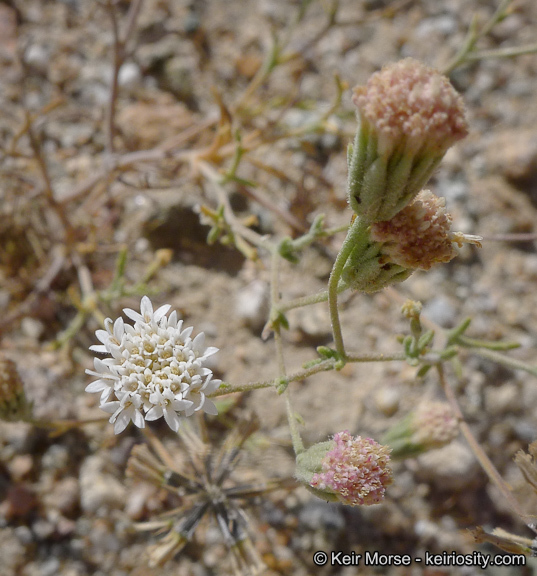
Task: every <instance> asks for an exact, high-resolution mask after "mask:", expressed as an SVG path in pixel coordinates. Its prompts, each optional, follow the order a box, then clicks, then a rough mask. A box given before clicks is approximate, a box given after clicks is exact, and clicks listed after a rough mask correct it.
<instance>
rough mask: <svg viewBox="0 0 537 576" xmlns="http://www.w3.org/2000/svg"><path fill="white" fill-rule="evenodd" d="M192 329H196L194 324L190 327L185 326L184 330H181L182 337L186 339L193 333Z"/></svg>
mask: <svg viewBox="0 0 537 576" xmlns="http://www.w3.org/2000/svg"><path fill="white" fill-rule="evenodd" d="M192 330H194V327H193V326H189V327H188V328H185V329H184V330H183V331H182V332H181V338H182V339H183V340H186V339H187V338H188V337H189V336H190V334H192Z"/></svg>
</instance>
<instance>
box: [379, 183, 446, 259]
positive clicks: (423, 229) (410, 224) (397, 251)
mask: <svg viewBox="0 0 537 576" xmlns="http://www.w3.org/2000/svg"><path fill="white" fill-rule="evenodd" d="M445 206H446V200H445V198H439V197H438V196H435V195H434V194H433V193H432V192H430V191H429V190H422V191H421V192H420V193H419V194H418V196H417V197H416V198H415V200H414V201H413V202H412V203H411V204H409V205H408V206H407V207H406V208H403V210H401V211H400V212H399V213H398V214H396V215H395V216H394V217H393V218H392V219H391V220H388V221H384V222H375V223H373V224H372V225H371V239H372V240H374V241H375V242H381V243H383V244H384V246H383V250H382V252H383V256H384V260H385V261H386V262H393V263H394V264H399V266H402V267H403V268H409V269H420V270H429V268H431V267H432V266H433V265H434V264H437V263H440V262H449V261H450V260H453V258H455V256H456V255H457V251H456V250H455V248H454V247H453V241H454V240H453V235H452V233H451V215H450V214H448V213H447V212H446V209H445Z"/></svg>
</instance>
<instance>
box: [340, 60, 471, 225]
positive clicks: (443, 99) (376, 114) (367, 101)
mask: <svg viewBox="0 0 537 576" xmlns="http://www.w3.org/2000/svg"><path fill="white" fill-rule="evenodd" d="M353 102H354V104H355V105H356V108H357V111H358V117H359V121H360V126H359V129H358V132H357V134H356V139H355V141H354V145H353V146H352V147H351V149H350V151H349V152H350V153H349V202H350V205H351V207H352V209H353V210H354V211H355V212H356V214H357V215H359V216H360V217H361V218H363V219H364V220H366V221H367V222H375V221H380V220H389V219H390V218H392V217H393V216H395V214H397V212H399V211H400V210H401V209H402V208H404V207H405V206H406V205H407V204H408V203H409V202H410V201H411V200H412V199H413V198H414V197H415V196H416V195H417V194H418V192H419V191H420V190H421V189H422V188H423V187H424V186H425V184H426V182H427V180H428V179H429V178H430V176H431V174H432V173H433V171H434V170H435V168H436V167H437V166H438V163H439V162H440V160H441V159H442V157H443V156H444V154H445V153H446V151H447V150H448V148H449V147H450V146H452V145H453V144H454V143H455V142H457V141H458V140H460V139H461V138H464V137H465V136H466V134H467V133H468V128H467V124H466V120H465V117H464V105H463V102H462V99H461V97H460V96H459V94H458V93H457V92H456V90H455V89H454V88H453V86H451V84H450V82H449V80H448V79H447V78H446V77H445V76H443V75H442V74H440V73H439V72H437V71H436V70H433V69H432V68H428V67H427V66H424V65H423V64H421V63H420V62H418V61H417V60H413V59H412V58H406V59H405V60H401V61H400V62H396V63H395V64H390V65H388V66H385V67H384V68H383V69H382V70H381V71H380V72H377V73H375V74H373V76H371V78H370V79H369V80H368V82H367V84H366V86H359V87H356V88H355V89H354V96H353Z"/></svg>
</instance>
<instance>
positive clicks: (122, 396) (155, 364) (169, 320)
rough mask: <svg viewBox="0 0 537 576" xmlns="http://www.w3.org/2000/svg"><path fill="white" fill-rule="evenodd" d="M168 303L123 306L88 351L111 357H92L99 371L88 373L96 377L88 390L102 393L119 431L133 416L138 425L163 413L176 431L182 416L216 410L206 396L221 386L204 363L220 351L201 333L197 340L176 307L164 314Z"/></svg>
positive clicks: (146, 301)
mask: <svg viewBox="0 0 537 576" xmlns="http://www.w3.org/2000/svg"><path fill="white" fill-rule="evenodd" d="M169 309H170V306H169V305H165V306H161V307H160V308H158V309H157V310H155V311H154V312H153V305H152V304H151V300H149V298H148V297H147V296H144V297H143V298H142V302H141V304H140V312H141V313H138V312H135V311H134V310H131V309H130V308H125V309H124V310H123V312H125V314H126V316H128V317H129V318H130V319H131V320H133V321H134V325H133V326H131V325H130V324H125V323H124V322H123V319H122V318H118V319H117V320H116V321H115V322H113V321H112V320H111V319H110V318H107V319H106V320H105V322H104V327H105V330H97V332H96V333H95V334H96V336H97V338H98V339H99V341H100V342H101V344H99V345H95V346H91V347H90V350H93V351H94V352H99V353H101V354H110V356H111V357H110V358H105V359H103V360H101V359H100V358H95V359H94V366H95V370H86V373H87V374H90V375H92V376H96V377H97V378H98V379H97V380H95V381H94V382H92V383H91V384H89V385H88V386H87V387H86V392H100V394H101V399H100V408H101V409H102V410H104V411H105V412H108V413H110V414H112V416H111V417H110V422H111V423H113V424H114V432H115V433H116V434H119V433H120V432H122V431H123V430H124V429H125V428H126V427H127V424H128V423H129V422H130V421H131V420H132V422H134V424H135V425H136V426H138V428H143V427H144V426H145V420H157V419H158V418H161V417H162V416H163V417H164V419H165V420H166V423H167V424H168V426H169V427H170V428H171V429H172V430H173V431H175V432H177V430H178V429H179V424H180V416H191V415H192V414H193V413H194V412H197V411H198V410H203V411H204V412H206V413H208V414H217V411H216V407H215V405H214V403H213V402H211V400H209V399H208V398H207V397H206V394H208V393H210V392H214V391H215V390H216V389H217V388H218V387H219V386H220V384H221V381H220V380H213V373H212V371H211V370H210V369H209V368H207V367H206V366H204V363H205V361H206V360H207V358H208V357H209V356H212V355H213V354H215V353H216V352H218V348H215V347H214V346H209V347H208V348H205V347H204V342H205V335H204V334H203V332H201V333H200V334H198V335H197V336H196V337H195V338H194V339H192V338H191V337H190V335H191V334H192V330H193V328H185V329H184V330H183V329H182V327H183V321H182V320H178V319H177V313H176V312H175V311H174V312H172V313H171V314H170V315H169V316H166V314H167V313H168V311H169Z"/></svg>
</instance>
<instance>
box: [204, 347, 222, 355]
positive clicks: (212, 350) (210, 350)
mask: <svg viewBox="0 0 537 576" xmlns="http://www.w3.org/2000/svg"><path fill="white" fill-rule="evenodd" d="M219 350H220V348H217V347H216V346H209V347H208V348H206V349H205V352H204V353H203V357H204V358H208V357H209V356H212V355H213V354H216V353H217V352H218V351H219Z"/></svg>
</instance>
